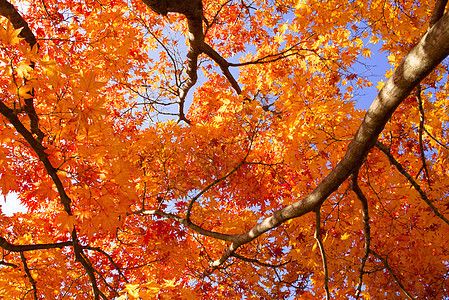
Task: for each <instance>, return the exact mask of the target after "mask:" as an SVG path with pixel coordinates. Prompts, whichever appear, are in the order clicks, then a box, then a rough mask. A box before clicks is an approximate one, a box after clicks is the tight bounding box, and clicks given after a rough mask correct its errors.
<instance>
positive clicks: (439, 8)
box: [429, 0, 447, 28]
mask: <svg viewBox="0 0 449 300" xmlns="http://www.w3.org/2000/svg"><path fill="white" fill-rule="evenodd" d="M446 5H447V0H437V1H436V3H435V7H434V9H433V12H432V17H431V18H430V22H429V28H431V27H432V26H433V25H435V23H436V22H438V20H439V19H441V17H442V16H443V14H444V10H445V9H446Z"/></svg>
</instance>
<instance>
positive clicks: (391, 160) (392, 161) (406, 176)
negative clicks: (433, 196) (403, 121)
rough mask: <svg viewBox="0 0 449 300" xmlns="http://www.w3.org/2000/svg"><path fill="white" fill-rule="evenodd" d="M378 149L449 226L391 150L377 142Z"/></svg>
mask: <svg viewBox="0 0 449 300" xmlns="http://www.w3.org/2000/svg"><path fill="white" fill-rule="evenodd" d="M376 147H377V149H379V150H380V151H382V152H383V153H385V155H386V156H387V157H388V159H389V160H390V162H391V163H392V164H393V165H394V166H395V167H396V169H397V170H398V171H399V173H401V174H402V175H403V176H404V177H405V178H407V180H408V181H409V182H410V183H411V184H412V186H413V187H414V188H415V190H416V191H418V193H419V195H420V196H421V199H423V200H424V202H426V203H427V205H428V206H429V207H430V209H432V211H433V212H434V213H435V215H436V216H437V217H439V218H440V219H441V220H443V221H444V222H445V223H446V224H448V225H449V220H448V219H446V217H445V216H443V215H442V214H441V213H440V212H439V211H438V209H437V208H436V207H435V205H433V203H432V201H430V199H429V198H428V197H427V195H426V193H425V192H424V191H423V190H422V189H421V186H419V184H418V183H417V182H416V181H415V179H413V177H412V176H411V175H410V174H409V173H408V172H407V171H406V170H405V169H404V167H403V166H402V165H401V164H400V163H399V162H398V161H397V160H396V159H395V158H394V156H393V155H392V154H391V152H390V150H389V149H388V148H387V147H386V146H385V145H384V144H382V143H381V142H379V141H377V142H376Z"/></svg>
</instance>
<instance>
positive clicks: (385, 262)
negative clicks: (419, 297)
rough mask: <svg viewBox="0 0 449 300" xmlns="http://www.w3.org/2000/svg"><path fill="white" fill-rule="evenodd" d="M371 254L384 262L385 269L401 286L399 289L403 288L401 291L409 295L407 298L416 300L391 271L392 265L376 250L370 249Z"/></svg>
mask: <svg viewBox="0 0 449 300" xmlns="http://www.w3.org/2000/svg"><path fill="white" fill-rule="evenodd" d="M369 252H370V254H372V255H374V256H375V257H376V258H378V259H380V260H381V261H382V263H383V264H384V267H385V269H387V270H388V273H390V275H391V277H393V278H394V280H395V281H396V283H397V284H398V285H399V287H400V288H401V290H402V291H403V292H404V294H406V295H407V297H408V298H409V299H410V300H414V299H415V298H414V297H413V296H412V295H411V294H410V293H409V292H408V291H407V290H406V289H405V287H404V285H403V284H402V282H401V281H400V280H399V278H398V277H397V276H396V275H395V274H394V272H393V270H392V269H391V267H390V265H389V264H388V261H387V260H386V259H385V258H383V257H382V256H380V255H379V254H378V253H377V252H375V251H374V250H372V249H370V250H369Z"/></svg>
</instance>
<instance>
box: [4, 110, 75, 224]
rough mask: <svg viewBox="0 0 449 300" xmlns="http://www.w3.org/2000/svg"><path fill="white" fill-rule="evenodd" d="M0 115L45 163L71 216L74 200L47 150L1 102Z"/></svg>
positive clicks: (65, 208)
mask: <svg viewBox="0 0 449 300" xmlns="http://www.w3.org/2000/svg"><path fill="white" fill-rule="evenodd" d="M0 113H1V114H2V115H3V116H5V117H6V118H7V119H8V120H9V122H10V123H11V124H12V125H13V126H14V128H15V129H16V130H17V132H18V133H20V135H22V136H23V137H24V138H25V140H26V141H27V142H28V144H29V145H30V146H31V148H32V149H33V150H34V152H35V153H36V154H37V156H38V157H39V160H40V161H41V162H42V163H43V165H44V167H45V170H46V171H47V174H48V175H50V177H51V179H52V180H53V182H54V184H55V185H56V188H57V190H58V193H59V196H60V199H61V203H62V205H64V210H65V211H66V212H67V214H69V215H71V214H72V210H71V208H70V203H71V202H72V200H71V199H70V198H69V196H68V195H67V194H66V192H65V190H64V186H63V184H62V182H61V179H59V177H58V175H57V170H56V169H55V168H54V167H53V165H52V164H51V162H50V160H49V159H48V154H47V153H45V148H44V147H43V146H42V144H41V143H40V142H38V141H37V140H36V139H35V138H34V137H33V134H32V133H31V132H29V131H28V129H26V128H25V126H24V125H23V124H22V122H20V120H19V118H18V117H17V116H16V114H14V112H13V111H12V109H10V108H9V107H7V106H6V105H5V104H4V103H3V102H1V101H0Z"/></svg>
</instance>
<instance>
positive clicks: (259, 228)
mask: <svg viewBox="0 0 449 300" xmlns="http://www.w3.org/2000/svg"><path fill="white" fill-rule="evenodd" d="M448 55H449V15H448V14H445V15H444V16H443V17H442V18H441V19H440V20H439V21H438V22H437V23H436V24H435V26H433V27H432V28H431V29H430V30H429V31H428V32H427V33H426V34H425V35H424V36H423V38H422V39H421V40H420V41H419V43H418V44H417V45H416V46H415V48H414V49H413V50H412V51H410V53H409V55H408V56H407V57H406V58H405V59H404V60H403V62H402V63H401V64H400V65H399V66H398V68H397V69H396V70H395V71H394V73H393V75H392V76H391V77H390V78H389V79H388V80H387V82H386V83H385V85H384V87H383V88H382V89H381V91H380V92H379V94H378V95H377V97H376V99H375V100H374V102H373V103H372V104H371V106H370V108H369V109H368V111H367V113H366V115H365V118H364V120H363V122H362V124H361V125H360V127H359V129H358V131H357V133H356V134H355V136H354V138H353V140H352V141H351V143H350V144H349V146H348V149H347V151H346V154H345V156H344V157H343V158H342V159H341V161H340V162H339V163H338V164H337V166H336V167H335V168H334V169H333V170H332V171H331V173H330V174H329V175H327V176H326V177H325V178H324V179H323V181H322V182H321V183H320V184H319V185H318V186H317V187H316V188H315V190H314V191H312V192H311V193H310V194H309V195H308V196H307V197H305V198H304V199H301V200H300V201H297V202H295V203H293V204H291V205H289V206H287V207H284V208H282V209H280V210H278V211H276V212H274V213H273V215H272V216H270V217H268V218H266V219H265V220H263V221H262V222H260V223H259V224H257V225H256V226H254V227H253V228H252V229H251V230H249V231H248V232H246V233H243V234H240V235H238V236H237V237H236V239H237V242H236V243H233V244H232V245H231V246H230V247H229V248H228V250H227V251H226V252H225V253H224V254H223V256H222V258H221V259H219V260H217V261H215V262H214V265H217V264H221V263H223V262H224V261H226V259H227V258H229V256H230V255H231V254H232V252H234V251H235V250H236V249H237V248H238V247H240V246H241V245H243V244H246V243H249V242H251V241H253V240H254V239H256V238H258V237H259V236H260V235H262V234H263V233H265V232H267V231H269V230H271V229H273V228H276V227H277V226H279V225H280V224H282V223H284V222H286V221H288V220H290V219H293V218H297V217H301V216H303V215H305V214H307V213H309V212H312V211H316V210H317V209H319V207H320V206H321V204H322V203H323V202H324V201H325V200H326V199H327V197H329V195H330V194H332V193H333V192H334V191H335V190H336V189H337V188H338V187H339V186H340V185H341V184H342V183H343V182H344V181H345V180H346V179H347V178H348V176H349V175H350V174H351V173H352V172H353V171H354V170H357V169H358V168H360V166H361V165H362V163H363V161H364V158H366V156H367V155H368V152H369V150H370V149H371V148H372V147H373V146H374V145H375V143H376V141H377V137H378V136H379V134H380V133H381V132H382V130H383V129H384V126H385V124H386V123H387V122H388V120H389V119H390V117H391V115H392V114H393V112H394V111H395V110H396V108H397V107H398V106H399V104H401V102H402V101H403V100H404V99H405V98H406V97H407V96H408V95H410V93H411V92H412V91H413V89H414V88H415V87H416V86H417V85H418V84H419V82H420V81H421V80H422V79H424V78H425V77H426V76H427V75H428V74H429V73H430V72H431V71H432V70H433V69H435V68H436V66H437V65H438V64H439V63H440V62H441V61H442V60H443V59H444V58H446V56H448Z"/></svg>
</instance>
